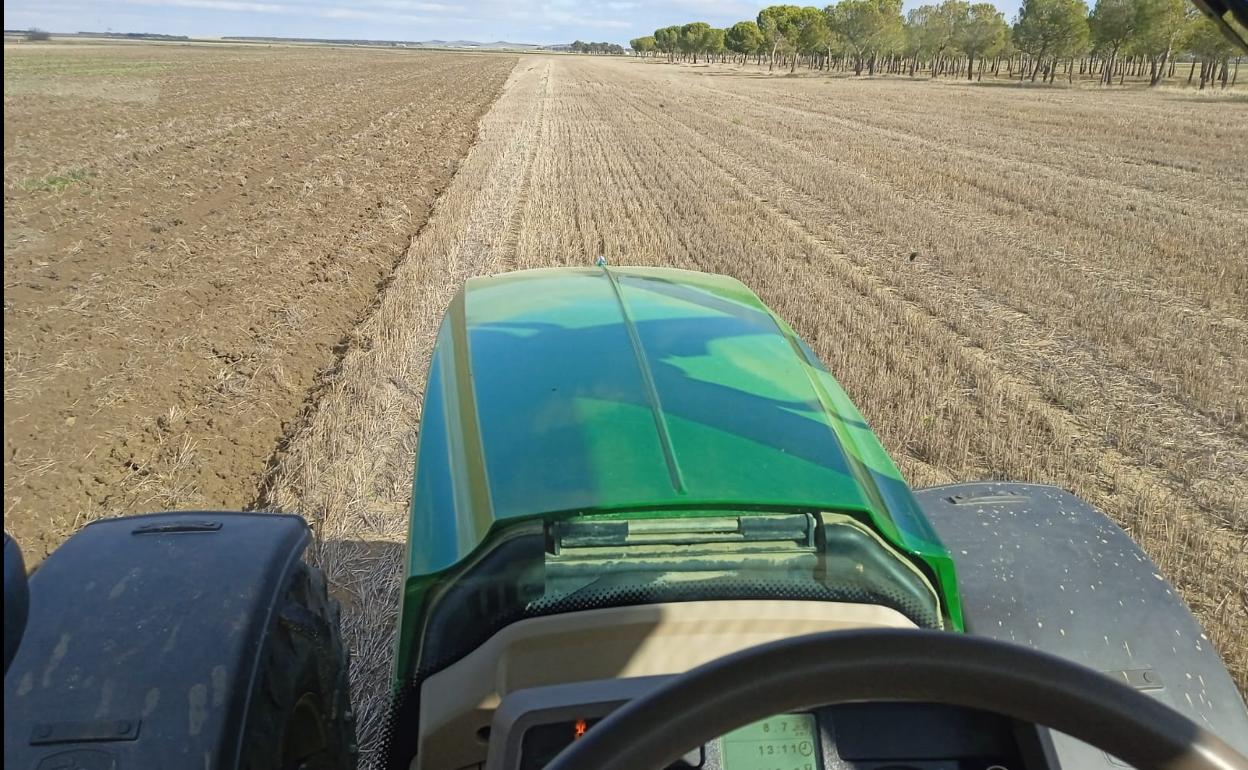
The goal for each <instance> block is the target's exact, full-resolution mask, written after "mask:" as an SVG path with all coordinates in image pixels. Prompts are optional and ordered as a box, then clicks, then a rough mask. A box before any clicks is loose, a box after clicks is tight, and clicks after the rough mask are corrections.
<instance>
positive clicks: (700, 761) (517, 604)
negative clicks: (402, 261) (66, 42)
mask: <svg viewBox="0 0 1248 770" xmlns="http://www.w3.org/2000/svg"><path fill="white" fill-rule="evenodd" d="M311 538H312V532H311V530H310V528H309V526H308V525H307V523H305V521H304V520H303V519H301V518H299V517H298V516H293V515H285V514H274V513H257V512H253V513H243V512H230V513H226V512H204V511H194V512H182V513H157V514H150V515H143V516H134V517H128V518H116V519H108V520H102V521H97V522H94V523H91V524H89V525H87V526H85V527H83V528H82V529H81V530H80V531H79V532H78V533H76V534H75V535H74V536H73V537H71V538H70V539H69V540H68V541H67V542H66V543H65V544H64V545H62V546H61V547H60V548H59V549H58V550H57V551H56V552H54V553H53V554H52V555H51V556H50V557H49V558H48V559H47V560H46V561H45V562H44V563H43V564H42V565H40V566H39V567H38V569H37V570H35V571H34V573H33V574H32V575H31V576H30V578H29V580H27V576H26V572H25V570H24V569H23V568H22V566H21V557H20V552H18V550H17V548H16V545H15V544H14V543H12V542H11V541H10V540H9V539H8V538H7V536H6V540H5V557H4V568H5V585H4V591H5V601H4V608H5V621H4V623H5V696H4V698H5V700H4V714H5V720H4V753H5V763H4V765H5V767H6V768H8V769H9V770H19V768H20V770H70V769H71V768H76V769H81V770H127V769H129V768H144V769H145V768H152V769H153V770H157V769H170V770H172V769H174V768H178V769H181V768H185V769H187V770H190V769H191V768H202V769H203V770H273V769H276V768H281V770H294V769H297V768H308V769H309V770H311V769H320V768H325V769H338V768H354V767H355V766H356V765H357V764H358V762H359V756H358V751H357V748H356V744H355V729H354V712H353V710H352V706H351V696H350V687H349V682H348V673H347V672H348V668H349V666H348V655H347V650H346V649H345V648H344V644H343V642H342V639H341V636H340V630H339V624H340V614H341V610H340V608H339V605H338V603H337V601H335V598H334V596H333V592H332V591H330V590H329V588H328V587H327V585H326V581H325V578H324V577H323V575H322V573H321V572H320V571H319V570H318V569H317V568H316V567H315V566H313V565H311V564H309V563H307V562H306V561H305V560H304V552H305V549H306V548H307V546H308V544H309V542H310V540H311ZM403 575H404V577H403V581H402V586H401V598H400V606H399V620H398V628H397V633H396V641H395V646H394V659H393V663H392V666H393V677H392V690H393V692H392V697H393V699H392V704H393V705H392V708H391V716H390V722H389V728H388V730H387V734H386V736H385V739H384V746H383V747H382V748H381V749H380V750H378V751H377V752H375V753H374V754H375V761H376V763H377V764H378V765H379V766H386V767H392V768H405V769H406V768H410V769H411V770H469V769H471V770H538V769H539V768H550V769H551V770H572V769H584V770H624V769H626V768H627V769H629V770H661V769H663V768H696V769H698V770H850V769H853V770H905V769H910V768H914V769H917V770H1022V769H1027V770H1034V769H1036V768H1066V769H1073V768H1104V769H1105V770H1113V769H1114V768H1119V767H1130V766H1134V767H1138V768H1169V769H1173V770H1179V769H1180V768H1181V769H1183V770H1196V769H1197V768H1200V769H1202V770H1215V769H1217V770H1232V769H1233V768H1239V769H1240V770H1243V769H1244V768H1248V759H1245V757H1244V756H1243V753H1244V752H1248V712H1246V710H1245V707H1244V702H1243V700H1242V698H1241V695H1240V693H1239V691H1238V690H1237V689H1236V686H1235V684H1234V682H1233V680H1232V678H1231V677H1230V675H1229V674H1228V672H1227V671H1226V669H1225V667H1224V665H1223V663H1222V661H1221V660H1220V658H1219V656H1218V654H1217V652H1216V651H1215V650H1214V648H1213V646H1212V644H1211V643H1210V642H1209V640H1208V638H1207V637H1206V636H1205V634H1204V633H1203V632H1202V630H1201V628H1200V626H1199V624H1198V623H1197V622H1196V620H1195V619H1194V618H1193V616H1192V614H1191V612H1190V611H1189V609H1188V608H1187V606H1186V605H1185V604H1184V603H1183V601H1182V599H1181V598H1180V596H1179V593H1178V592H1177V591H1176V590H1175V589H1174V588H1173V587H1171V585H1170V584H1168V583H1167V582H1166V580H1165V579H1164V578H1163V577H1162V576H1161V574H1160V573H1159V571H1158V569H1157V567H1156V566H1155V565H1154V564H1153V562H1152V561H1150V559H1149V558H1148V557H1147V556H1146V555H1145V554H1144V553H1143V552H1142V551H1141V550H1140V549H1139V548H1138V547H1137V545H1136V544H1135V543H1134V542H1133V541H1132V540H1131V538H1130V537H1129V536H1128V535H1127V534H1126V533H1125V532H1124V531H1123V530H1121V529H1120V528H1118V527H1117V526H1116V525H1115V524H1114V523H1112V522H1111V521H1110V520H1109V519H1108V518H1107V517H1106V516H1104V515H1103V514H1102V513H1100V512H1098V511H1097V510H1095V509H1094V508H1093V507H1092V506H1090V505H1089V504H1087V503H1085V502H1084V501H1082V500H1080V499H1078V498H1077V497H1075V496H1074V495H1072V494H1070V493H1069V492H1066V491H1063V490H1062V489H1058V488H1055V487H1051V486H1042V485H1036V484H1028V483H1012V482H1002V481H992V482H984V483H966V484H953V485H948V486H940V487H933V488H927V489H918V490H912V489H911V488H910V487H909V486H908V485H907V484H906V482H905V481H904V479H903V478H902V476H901V474H900V473H899V471H898V469H897V467H896V466H895V465H894V463H893V461H892V460H891V459H890V458H889V456H888V455H887V454H886V452H885V451H884V449H883V448H882V446H881V445H880V442H879V441H878V439H877V438H876V437H875V435H874V434H873V433H872V431H871V429H870V428H869V427H868V426H867V424H866V422H865V421H864V419H863V417H862V415H861V414H860V413H859V412H858V410H857V409H856V408H855V407H854V405H853V404H852V403H851V402H850V400H849V398H848V397H847V396H846V394H845V393H844V391H843V390H842V389H841V387H840V386H839V385H838V384H837V382H836V380H834V379H833V377H832V375H831V374H830V373H829V372H828V371H827V369H826V368H825V367H824V366H823V365H822V364H821V363H820V361H819V359H818V358H817V357H816V355H815V354H814V352H813V351H812V350H811V348H810V347H808V346H807V345H806V344H805V343H804V342H803V341H802V340H801V339H800V338H799V337H798V335H797V334H796V333H795V332H794V331H793V330H792V329H791V328H790V327H789V325H788V324H786V323H785V322H784V321H783V320H782V319H781V318H779V317H777V315H775V314H774V313H773V312H772V311H770V310H769V309H768V308H767V307H766V306H765V305H764V304H763V303H762V302H761V301H760V300H759V298H758V297H757V296H755V294H754V293H753V292H751V291H750V290H749V289H748V288H747V287H746V286H744V285H743V284H741V283H740V282H738V281H736V280H734V279H731V278H726V277H722V276H715V275H707V274H702V273H696V272H688V271H682V270H675V269H667V268H623V267H619V268H617V267H612V266H607V265H605V264H601V265H598V266H595V267H584V268H554V269H541V270H526V271H520V272H514V273H508V274H501V275H495V276H489V277H481V278H473V279H470V280H468V281H467V282H466V284H465V286H464V287H463V288H462V289H461V290H460V291H459V293H458V294H457V295H456V296H455V297H454V299H453V300H452V302H451V303H450V306H449V308H448V310H447V312H446V316H445V319H444V321H443V323H442V325H441V327H440V330H439V332H438V336H437V339H436V343H435V346H434V349H433V356H432V361H431V364H430V368H429V374H428V382H427V389H426V392H425V399H424V404H423V414H422V419H421V425H420V435H419V444H418V448H417V459H416V466H415V474H414V484H413V492H412V500H411V509H410V522H409V531H408V538H407V551H406V556H405V560H404V564H403ZM371 756H372V755H370V757H371Z"/></svg>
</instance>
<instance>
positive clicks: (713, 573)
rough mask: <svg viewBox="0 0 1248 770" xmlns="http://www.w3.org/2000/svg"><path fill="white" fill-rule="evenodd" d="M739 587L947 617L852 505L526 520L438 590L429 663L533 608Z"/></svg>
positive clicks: (450, 656)
mask: <svg viewBox="0 0 1248 770" xmlns="http://www.w3.org/2000/svg"><path fill="white" fill-rule="evenodd" d="M741 599H766V600H806V601H830V602H850V603H862V604H873V605H878V606H883V607H888V608H890V609H893V610H896V611H897V612H898V613H900V614H901V615H903V616H905V617H906V618H907V619H909V620H910V621H911V622H912V623H914V624H915V625H917V626H919V627H922V628H941V627H943V620H942V616H941V608H940V601H939V598H938V595H937V593H936V591H935V589H934V588H933V587H932V585H931V583H930V582H929V581H928V579H927V578H926V577H925V576H924V575H923V574H922V572H921V571H920V570H919V569H918V568H917V567H916V566H915V565H914V564H912V563H911V562H910V561H909V560H908V559H906V558H905V557H903V556H902V555H901V554H899V553H898V552H897V551H896V550H895V549H894V548H892V547H891V546H890V545H889V544H888V543H887V542H885V541H884V539H883V538H881V537H880V536H879V535H878V534H876V533H875V532H873V531H872V530H871V528H870V527H869V526H866V525H864V524H863V523H861V522H859V521H858V520H857V519H855V518H854V517H852V516H848V515H845V514H838V513H828V512H766V511H756V512H738V513H733V512H728V511H687V512H681V513H680V514H679V515H674V516H672V517H670V518H654V516H653V513H650V514H649V515H648V516H630V515H629V514H607V515H590V516H581V517H576V518H569V519H563V520H556V521H554V522H552V523H550V524H549V525H543V524H540V523H533V524H529V525H527V526H521V527H518V528H517V532H516V534H515V535H514V536H511V537H507V538H505V539H504V540H503V541H502V542H500V543H499V544H498V546H497V547H495V548H494V549H492V550H491V551H490V552H488V553H486V554H484V555H483V556H482V557H481V558H480V559H479V560H477V561H476V562H474V563H472V564H471V565H470V566H468V568H467V569H465V570H464V571H463V573H462V574H460V575H458V576H456V577H454V578H453V579H449V580H447V581H446V583H445V587H444V588H443V589H442V590H439V591H435V592H433V595H432V596H431V597H430V606H429V609H428V618H429V620H428V624H427V625H426V627H425V630H424V640H423V645H422V650H421V655H420V664H419V665H420V668H421V669H424V670H425V671H428V672H432V671H436V670H438V669H441V668H443V667H445V666H446V665H448V664H449V663H452V662H454V661H455V660H457V659H458V658H460V657H462V656H463V655H465V654H467V653H468V652H471V651H472V650H473V649H475V648H476V647H477V646H478V645H479V644H480V643H481V642H483V641H484V640H485V639H486V638H488V637H489V636H490V635H492V634H493V633H495V632H496V631H498V630H499V629H500V628H502V627H503V626H505V625H507V624H509V623H512V622H515V621H517V620H521V619H524V618H531V617H538V616H543V615H553V614H559V613H565V612H579V611H584V610H593V609H601V608H608V607H619V606H629V605H644V604H661V603H668V602H689V601H707V600H741Z"/></svg>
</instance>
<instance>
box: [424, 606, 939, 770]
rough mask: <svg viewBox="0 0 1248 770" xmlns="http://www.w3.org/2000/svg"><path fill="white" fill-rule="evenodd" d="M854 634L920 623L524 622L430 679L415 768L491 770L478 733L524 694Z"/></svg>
mask: <svg viewBox="0 0 1248 770" xmlns="http://www.w3.org/2000/svg"><path fill="white" fill-rule="evenodd" d="M850 628H915V625H914V623H912V622H911V621H910V620H909V619H907V618H906V617H905V616H904V615H902V614H901V613H899V612H897V611H896V610H892V609H889V608H887V607H881V606H878V605H873V604H849V603H842V602H814V601H774V600H762V601H760V600H750V601H707V602H676V603H671V604H650V605H643V606H637V607H612V608H608V609H600V610H586V611H584V612H573V613H565V614H562V615H551V616H549V617H539V618H529V619H527V620H521V621H519V622H516V623H513V624H511V625H509V626H506V627H505V628H503V629H502V630H501V631H499V632H498V633H496V634H495V635H494V636H492V637H490V638H489V639H488V640H487V641H486V642H485V643H484V644H482V645H481V646H480V647H478V648H477V649H476V650H473V651H472V652H471V653H469V654H468V656H467V657H465V658H464V659H462V660H460V661H459V662H457V663H455V664H454V665H452V666H450V667H448V668H446V669H445V670H443V671H440V672H438V673H437V674H434V675H433V676H431V677H429V678H428V679H427V680H425V682H424V684H423V685H422V686H421V697H420V703H421V707H420V725H419V730H420V735H419V753H418V755H417V760H416V762H415V763H414V770H459V768H464V767H474V766H475V765H476V764H478V763H483V762H484V761H485V744H484V743H483V742H481V741H480V740H479V739H478V737H477V734H478V730H480V729H481V728H482V727H485V726H487V725H489V723H490V720H491V718H492V717H493V715H494V709H495V708H496V707H497V706H498V703H499V701H500V700H501V699H502V698H503V697H504V696H506V695H507V694H508V693H510V692H514V691H516V690H520V689H524V688H526V687H537V686H541V685H550V684H562V683H565V682H582V681H589V680H593V679H611V678H624V677H634V676H652V675H655V674H673V673H679V672H682V671H687V670H689V669H690V668H693V667H694V666H698V665H701V664H702V663H706V662H707V661H710V660H714V659H715V658H719V657H722V656H724V655H728V654H730V653H733V652H736V651H738V650H743V649H746V648H747V647H753V646H755V645H759V644H764V643H766V642H770V641H774V640H776V639H784V638H788V637H791V636H799V635H802V634H812V633H817V632H820V631H835V630H840V629H850Z"/></svg>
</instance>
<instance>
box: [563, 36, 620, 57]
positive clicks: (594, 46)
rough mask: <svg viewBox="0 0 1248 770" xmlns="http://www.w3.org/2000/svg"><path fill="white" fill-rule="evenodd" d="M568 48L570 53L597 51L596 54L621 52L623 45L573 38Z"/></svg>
mask: <svg viewBox="0 0 1248 770" xmlns="http://www.w3.org/2000/svg"><path fill="white" fill-rule="evenodd" d="M568 50H569V51H571V52H572V53H597V54H616V55H619V54H623V53H624V52H625V51H624V46H622V45H620V44H619V43H586V42H584V41H581V40H574V41H572V43H571V44H569V45H568Z"/></svg>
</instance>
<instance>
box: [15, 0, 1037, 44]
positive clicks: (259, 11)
mask: <svg viewBox="0 0 1248 770" xmlns="http://www.w3.org/2000/svg"><path fill="white" fill-rule="evenodd" d="M791 1H792V0H790V2H791ZM808 1H809V0H808ZM923 1H926V2H931V1H932V0H923ZM826 2H827V0H820V2H819V3H818V4H819V5H824V4H826ZM769 4H770V3H752V2H746V1H744V0H601V1H599V0H545V1H539V2H530V3H525V2H507V1H506V0H480V2H472V1H471V0H102V1H100V0H5V2H4V27H5V29H26V28H29V27H39V28H40V29H47V30H51V31H53V32H76V31H79V30H90V31H105V30H108V29H111V30H113V31H114V32H161V33H165V34H175V35H192V36H201V37H216V36H221V35H266V36H277V37H320V38H367V39H375V40H432V39H440V40H477V41H494V40H508V41H511V42H515V43H543V44H546V43H568V42H571V41H572V40H575V39H578V38H579V39H581V40H607V41H613V42H620V43H627V41H628V40H629V39H630V38H634V37H640V36H641V35H647V34H650V33H651V32H652V31H654V29H655V28H657V27H662V26H666V25H668V24H683V23H685V22H688V21H707V22H710V23H711V24H712V25H714V26H726V25H730V24H732V23H734V22H737V21H740V20H742V19H752V18H754V17H755V16H756V15H757V13H758V10H759V9H760V8H761V7H763V6H764V5H769ZM918 4H919V1H918V0H907V7H910V6H912V5H918ZM997 7H999V8H1001V10H1003V11H1004V12H1005V15H1006V18H1007V19H1010V18H1012V17H1013V15H1014V13H1015V11H1016V9H1017V7H1018V0H1003V1H1002V2H999V3H998V4H997Z"/></svg>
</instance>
